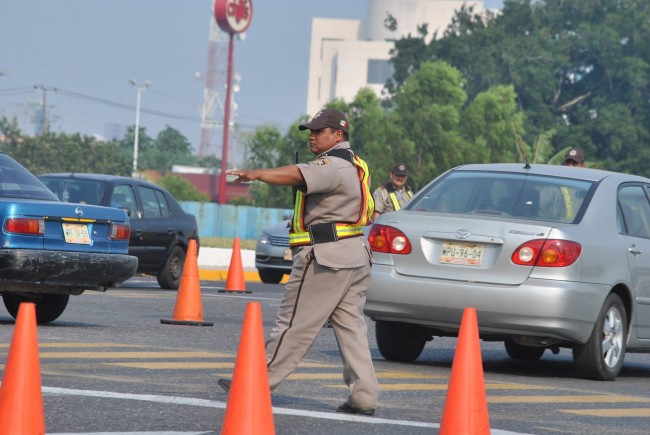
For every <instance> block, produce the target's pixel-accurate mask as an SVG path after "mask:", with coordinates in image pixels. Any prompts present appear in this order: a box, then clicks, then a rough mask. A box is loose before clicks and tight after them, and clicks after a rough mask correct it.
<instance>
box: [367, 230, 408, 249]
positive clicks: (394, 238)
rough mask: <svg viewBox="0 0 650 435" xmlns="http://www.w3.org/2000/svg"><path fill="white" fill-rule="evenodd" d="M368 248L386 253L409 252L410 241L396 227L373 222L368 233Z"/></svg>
mask: <svg viewBox="0 0 650 435" xmlns="http://www.w3.org/2000/svg"><path fill="white" fill-rule="evenodd" d="M368 243H370V249H372V250H373V251H376V252H385V253H387V254H410V253H411V242H409V239H408V238H407V237H406V235H405V234H404V233H403V232H401V231H400V230H398V229H397V228H393V227H389V226H387V225H379V224H374V225H373V226H372V228H371V229H370V233H369V234H368Z"/></svg>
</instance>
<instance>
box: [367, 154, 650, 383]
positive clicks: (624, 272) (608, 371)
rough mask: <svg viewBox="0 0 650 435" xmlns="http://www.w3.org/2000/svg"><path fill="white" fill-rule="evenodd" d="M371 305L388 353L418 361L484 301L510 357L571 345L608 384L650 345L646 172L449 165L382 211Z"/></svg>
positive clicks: (482, 321)
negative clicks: (400, 204) (395, 207)
mask: <svg viewBox="0 0 650 435" xmlns="http://www.w3.org/2000/svg"><path fill="white" fill-rule="evenodd" d="M368 240H369V243H370V246H371V248H372V250H373V251H374V255H375V264H374V265H373V268H372V283H371V285H370V288H369V290H368V294H367V302H366V305H365V308H364V312H365V314H366V315H368V316H369V317H370V318H372V319H373V320H374V321H375V327H376V337H377V344H378V348H379V351H380V352H381V354H382V355H383V356H384V357H385V358H387V359H391V360H397V361H413V360H415V359H416V358H417V357H418V356H419V355H420V353H421V352H422V350H423V348H424V346H425V344H426V342H427V341H429V340H431V339H432V338H433V337H434V336H456V335H457V334H458V331H459V329H460V322H461V319H462V315H463V311H464V309H465V308H467V307H474V308H476V311H477V316H478V328H479V333H480V336H481V338H482V339H484V340H494V341H502V342H503V343H504V346H505V351H506V352H507V353H508V355H509V356H510V357H511V358H513V359H518V360H529V361H530V360H537V359H540V358H541V357H542V355H543V354H544V352H545V351H546V350H547V349H549V350H551V351H552V352H553V353H557V352H559V350H560V348H568V349H571V350H572V352H573V359H574V362H575V372H576V374H577V375H578V376H581V377H586V378H590V379H598V380H612V379H614V378H615V377H616V376H617V375H618V374H619V372H620V370H621V367H622V365H623V360H624V358H625V354H626V352H648V351H650V286H649V285H648V284H649V283H650V267H649V265H650V262H649V260H650V257H649V256H650V179H648V178H644V177H639V176H634V175H629V174H620V173H615V172H607V171H601V170H596V169H587V168H572V167H566V166H558V165H543V164H524V163H521V164H484V165H466V166H461V167H458V168H455V169H452V170H450V171H448V172H446V173H445V174H443V175H441V176H440V177H438V178H437V179H435V180H433V181H432V182H430V183H429V184H428V185H427V186H425V187H424V188H422V189H421V190H420V191H419V192H418V193H417V194H416V195H415V196H414V197H413V198H412V199H411V201H410V202H409V203H408V204H407V205H406V206H405V207H404V208H402V209H401V210H399V211H396V212H391V213H386V214H382V215H381V216H380V217H379V218H378V219H377V220H376V221H375V223H374V224H373V226H372V229H371V230H370V234H369V236H368Z"/></svg>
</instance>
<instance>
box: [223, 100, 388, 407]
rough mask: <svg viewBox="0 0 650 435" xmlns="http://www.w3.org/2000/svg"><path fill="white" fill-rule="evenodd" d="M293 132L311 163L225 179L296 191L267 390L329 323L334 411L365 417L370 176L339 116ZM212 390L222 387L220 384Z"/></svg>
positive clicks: (324, 116) (371, 382) (369, 386)
mask: <svg viewBox="0 0 650 435" xmlns="http://www.w3.org/2000/svg"><path fill="white" fill-rule="evenodd" d="M299 129H300V130H307V129H308V130H310V133H309V147H310V150H311V152H312V153H314V154H316V156H317V157H316V159H315V160H314V161H312V162H310V163H309V164H295V165H290V166H283V167H279V168H270V169H251V170H244V169H242V170H231V171H228V172H227V173H228V174H229V175H235V176H237V177H238V178H237V180H235V181H236V182H242V181H243V182H246V181H255V180H259V181H262V182H264V183H269V184H274V185H280V186H295V187H296V188H297V195H296V204H295V210H294V217H293V222H292V229H291V231H290V233H289V240H290V244H291V247H292V254H293V268H292V271H291V276H290V278H289V281H288V282H287V284H286V287H285V293H284V297H283V300H282V303H281V304H280V307H279V309H278V313H277V317H276V323H275V326H274V328H273V330H272V331H271V335H270V337H269V338H268V339H267V341H266V357H267V367H268V376H269V385H270V387H271V391H273V390H274V389H275V388H276V387H277V386H278V385H279V384H280V383H281V382H282V381H283V380H284V379H285V378H286V377H287V376H288V375H289V374H290V373H291V372H292V371H293V370H294V369H295V368H296V367H297V366H298V364H299V363H300V361H301V360H302V359H303V357H304V356H305V354H306V353H307V351H308V350H309V348H310V347H311V345H312V343H313V342H314V340H315V339H316V337H317V336H318V333H319V332H320V331H321V330H322V328H323V326H324V325H325V324H326V323H327V322H328V321H329V322H330V324H331V327H332V330H333V331H334V334H335V335H336V340H337V343H338V346H339V350H340V352H341V359H342V360H343V380H344V382H345V383H346V384H347V385H348V387H349V390H350V393H349V396H348V398H347V400H346V401H345V402H344V403H343V404H342V405H340V406H339V407H338V408H337V411H339V412H346V413H351V414H361V415H373V414H374V412H375V408H376V406H377V396H378V392H379V385H378V382H377V377H376V375H375V370H374V367H373V363H372V359H371V356H370V348H369V344H368V327H367V324H366V321H365V318H364V316H363V306H364V304H365V301H366V290H367V289H368V287H369V285H370V267H371V260H372V257H371V253H370V248H369V246H368V244H367V240H366V238H365V237H364V236H363V233H362V228H361V226H362V225H367V224H368V223H369V222H370V217H371V216H372V212H373V209H374V201H373V199H372V195H371V194H370V190H369V182H370V180H369V178H370V175H369V172H368V168H367V166H366V165H365V162H363V161H362V160H360V159H359V158H358V157H357V156H355V155H354V153H353V151H352V150H351V149H350V144H349V142H348V120H347V118H346V117H345V115H344V114H343V113H342V112H340V111H338V110H332V109H323V110H321V111H320V112H318V113H317V114H316V116H314V118H313V119H312V120H311V121H310V122H308V123H305V124H301V125H300V126H299ZM219 384H220V385H221V386H222V387H223V388H224V389H228V388H229V386H230V382H229V381H228V380H225V379H220V380H219Z"/></svg>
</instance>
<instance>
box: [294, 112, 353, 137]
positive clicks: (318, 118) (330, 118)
mask: <svg viewBox="0 0 650 435" xmlns="http://www.w3.org/2000/svg"><path fill="white" fill-rule="evenodd" d="M326 127H330V128H333V129H335V130H343V131H344V132H346V133H347V132H348V118H346V117H345V115H344V114H343V112H341V111H340V110H334V109H323V110H321V111H320V112H318V113H317V114H316V115H315V116H314V117H313V118H312V120H311V121H309V122H307V123H305V124H300V125H299V126H298V128H299V129H300V130H320V129H322V128H326Z"/></svg>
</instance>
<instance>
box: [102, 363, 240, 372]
mask: <svg viewBox="0 0 650 435" xmlns="http://www.w3.org/2000/svg"><path fill="white" fill-rule="evenodd" d="M102 364H103V365H107V366H117V367H130V368H135V369H147V370H201V369H204V370H205V369H209V370H213V369H232V368H234V367H235V363H230V362H223V363H218V362H153V361H152V362H117V363H102Z"/></svg>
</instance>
